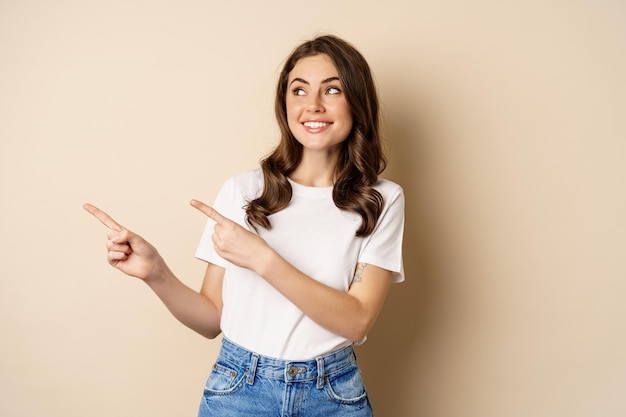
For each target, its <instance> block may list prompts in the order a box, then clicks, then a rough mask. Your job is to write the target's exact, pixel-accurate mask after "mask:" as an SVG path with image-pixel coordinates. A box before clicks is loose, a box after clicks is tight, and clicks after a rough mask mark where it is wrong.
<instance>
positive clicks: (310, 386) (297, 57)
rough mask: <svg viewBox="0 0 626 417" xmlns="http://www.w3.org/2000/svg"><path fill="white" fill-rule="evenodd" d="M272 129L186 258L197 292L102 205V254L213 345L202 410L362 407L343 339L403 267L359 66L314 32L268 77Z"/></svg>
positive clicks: (350, 412)
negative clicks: (276, 131)
mask: <svg viewBox="0 0 626 417" xmlns="http://www.w3.org/2000/svg"><path fill="white" fill-rule="evenodd" d="M275 111H276V117H277V120H278V124H279V126H280V130H281V139H280V142H279V144H278V145H277V147H276V149H275V150H274V151H273V152H272V153H271V154H270V155H269V156H268V157H267V158H265V159H264V160H263V161H262V162H261V167H260V168H258V169H255V170H252V171H248V172H244V173H241V174H239V175H236V176H234V177H233V178H231V179H230V180H228V181H227V182H226V183H225V184H224V186H223V187H222V189H221V190H220V192H219V194H218V196H217V198H216V200H215V204H214V208H213V207H209V206H207V205H205V204H204V203H201V202H199V201H196V200H192V202H191V205H192V206H193V207H195V208H197V209H198V210H200V211H201V212H203V213H204V214H206V215H207V216H208V217H209V219H208V221H207V226H206V229H205V231H204V234H203V236H202V239H201V241H200V244H199V247H198V250H197V252H196V256H197V257H198V258H200V259H203V260H205V261H206V262H207V269H206V273H205V277H204V281H203V285H202V289H201V290H200V292H199V293H198V292H195V291H193V290H192V289H190V288H188V287H187V286H185V285H184V284H183V283H182V282H181V281H180V280H178V279H177V278H176V277H175V276H174V274H173V273H172V272H171V271H170V269H169V268H168V266H167V265H166V263H165V261H164V260H163V259H162V258H161V256H160V255H159V254H158V252H157V251H156V249H155V248H154V247H152V246H151V245H150V244H149V243H148V242H146V241H145V240H144V239H142V238H141V237H140V236H139V235H137V234H135V233H132V232H131V231H129V230H128V229H126V228H124V227H122V226H120V225H119V224H117V223H116V222H115V221H114V220H113V219H111V217H109V216H108V215H107V214H106V213H104V212H102V211H101V210H99V209H97V208H96V207H94V206H92V205H89V204H86V205H85V208H86V209H87V211H89V212H90V213H91V214H93V215H94V216H95V217H96V218H98V219H99V220H100V221H101V222H102V223H104V224H105V225H106V226H108V227H109V229H110V230H109V232H108V235H107V236H108V243H107V249H108V261H109V263H110V264H111V265H113V266H114V267H116V268H118V269H119V270H121V271H122V272H124V273H126V274H128V275H131V276H135V277H138V278H141V279H143V280H144V281H145V282H146V283H147V284H148V285H149V286H150V287H151V288H152V289H153V290H154V291H155V292H156V294H157V295H158V296H159V297H160V298H161V300H162V301H163V302H164V304H165V305H166V306H167V308H168V309H169V310H170V311H171V312H172V313H173V314H174V316H176V317H177V318H178V319H179V320H180V321H181V322H182V323H183V324H185V325H186V326H188V327H190V328H191V329H193V330H195V331H197V332H198V333H200V334H202V335H204V336H206V337H208V338H214V337H216V336H218V335H219V334H220V333H223V338H222V348H221V351H220V355H219V357H218V358H217V361H216V363H215V365H214V366H213V370H212V372H211V375H210V376H209V378H208V381H207V383H206V386H205V390H204V397H203V400H202V402H201V405H200V412H199V415H200V416H202V417H204V416H220V417H228V416H233V417H235V416H324V417H327V416H355V417H356V416H371V415H372V409H371V406H370V403H369V400H368V397H367V393H366V390H365V386H364V384H363V381H362V379H361V374H360V371H359V368H358V365H357V363H356V358H355V355H354V351H353V349H352V346H353V345H354V344H360V343H362V342H364V341H365V338H366V335H367V333H368V332H369V330H370V329H371V328H372V326H373V324H374V322H375V320H376V318H377V317H378V314H379V312H380V310H381V308H382V305H383V302H384V299H385V296H386V294H387V290H388V288H389V285H390V284H391V283H392V282H400V281H402V280H403V279H404V276H403V269H402V233H403V222H404V197H403V193H402V189H401V188H400V187H399V186H398V185H396V184H394V183H392V182H390V181H387V180H383V179H379V178H378V174H380V173H381V172H382V170H383V169H384V167H385V159H384V156H383V154H382V151H381V143H380V137H379V119H378V99H377V95H376V90H375V86H374V83H373V80H372V76H371V73H370V69H369V66H368V65H367V62H366V61H365V59H364V58H363V56H362V55H361V54H360V53H359V52H358V51H357V50H356V49H355V48H354V47H352V46H351V45H350V44H348V43H347V42H345V41H343V40H342V39H340V38H337V37H334V36H320V37H317V38H315V39H313V40H311V41H308V42H305V43H303V44H302V45H300V46H299V47H297V48H296V49H295V50H294V51H293V52H292V54H291V55H290V56H289V58H288V59H287V61H286V62H285V65H284V68H283V70H282V72H281V74H280V77H279V80H278V88H277V93H276V106H275Z"/></svg>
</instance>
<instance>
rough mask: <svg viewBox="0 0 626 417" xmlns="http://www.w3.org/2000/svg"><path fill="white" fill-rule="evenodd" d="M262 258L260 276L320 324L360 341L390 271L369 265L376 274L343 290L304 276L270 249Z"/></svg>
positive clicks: (377, 308) (383, 293) (375, 311)
mask: <svg viewBox="0 0 626 417" xmlns="http://www.w3.org/2000/svg"><path fill="white" fill-rule="evenodd" d="M265 259H266V262H264V263H263V265H262V266H261V267H260V269H259V270H258V271H257V272H258V273H259V275H261V276H262V277H263V278H264V279H265V280H266V281H267V282H268V283H269V284H270V285H272V286H273V287H274V288H276V290H278V291H279V292H280V293H281V294H283V295H284V296H285V297H286V298H287V299H289V300H290V301H291V302H292V303H294V304H295V305H296V306H297V307H298V308H300V310H302V312H303V313H304V314H306V315H307V316H308V317H309V318H311V319H312V320H313V321H315V322H316V323H317V324H319V325H320V326H322V327H324V328H325V329H327V330H329V331H331V332H333V333H336V334H338V335H340V336H343V337H345V338H347V339H349V340H352V341H354V342H359V341H362V340H363V339H364V337H365V336H366V335H367V333H368V332H369V330H370V329H371V327H372V326H373V325H374V322H375V321H376V318H377V317H378V314H379V312H380V309H381V308H382V304H383V301H384V298H385V296H386V293H387V289H388V287H389V283H390V276H391V274H390V273H389V271H385V270H382V269H379V268H375V267H374V268H370V270H373V269H377V271H375V272H374V274H376V272H378V275H379V276H372V275H371V274H370V276H369V277H368V278H369V279H368V282H363V281H361V282H360V283H358V284H356V285H364V287H362V288H357V289H354V290H353V289H351V290H350V291H349V292H347V293H346V292H343V291H339V290H337V289H334V288H332V287H329V286H327V285H325V284H322V283H321V282H319V281H317V280H315V279H313V278H311V277H309V276H307V275H306V274H304V273H302V272H301V271H299V270H298V269H297V268H295V267H294V266H293V265H291V264H290V263H288V262H287V261H286V260H285V259H284V258H282V257H281V256H280V255H278V254H277V253H276V252H274V251H273V250H272V251H271V253H270V254H269V256H268V257H266V258H265ZM385 276H387V277H385ZM353 287H354V284H353Z"/></svg>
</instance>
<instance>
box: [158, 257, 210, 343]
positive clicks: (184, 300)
mask: <svg viewBox="0 0 626 417" xmlns="http://www.w3.org/2000/svg"><path fill="white" fill-rule="evenodd" d="M145 282H146V284H148V286H149V287H150V288H151V289H152V290H153V291H154V292H155V293H156V295H157V296H158V297H159V298H160V299H161V301H162V302H163V304H165V306H166V307H167V309H168V310H169V311H170V312H171V313H172V314H173V315H174V317H176V319H178V320H179V321H180V322H181V323H183V324H184V325H185V326H187V327H189V328H190V329H192V330H194V331H195V332H197V333H199V334H201V335H202V336H204V337H207V338H209V339H213V338H215V337H216V336H217V335H219V334H220V333H221V330H220V316H221V311H220V309H218V308H217V307H216V306H215V304H214V303H213V302H212V301H211V300H210V299H209V298H207V297H206V296H205V295H203V294H201V293H198V292H196V291H194V290H193V289H191V288H189V287H188V286H186V285H185V284H183V283H182V282H181V281H180V280H179V279H178V278H177V277H176V276H175V275H174V274H173V273H172V271H171V270H170V269H169V267H168V266H167V265H166V264H165V263H162V265H161V266H160V267H159V268H157V269H156V270H155V271H154V272H153V273H152V274H151V276H150V278H149V279H146V280H145Z"/></svg>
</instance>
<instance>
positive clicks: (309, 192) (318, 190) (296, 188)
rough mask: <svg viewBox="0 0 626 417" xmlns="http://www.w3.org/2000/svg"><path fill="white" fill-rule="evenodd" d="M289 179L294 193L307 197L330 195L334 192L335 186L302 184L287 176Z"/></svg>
mask: <svg viewBox="0 0 626 417" xmlns="http://www.w3.org/2000/svg"><path fill="white" fill-rule="evenodd" d="M287 180H289V184H291V190H292V191H293V193H294V194H298V195H303V196H307V197H320V198H322V197H328V196H332V194H333V186H332V185H331V186H329V187H311V186H308V185H302V184H300V183H298V182H295V181H294V180H292V179H291V178H289V177H287Z"/></svg>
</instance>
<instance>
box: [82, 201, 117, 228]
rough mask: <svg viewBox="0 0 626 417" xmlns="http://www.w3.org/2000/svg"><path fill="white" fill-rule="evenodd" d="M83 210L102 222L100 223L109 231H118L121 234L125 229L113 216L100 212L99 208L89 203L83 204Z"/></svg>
mask: <svg viewBox="0 0 626 417" xmlns="http://www.w3.org/2000/svg"><path fill="white" fill-rule="evenodd" d="M83 208H84V209H85V210H87V211H88V212H89V213H90V214H91V215H92V216H94V217H95V218H96V219H98V220H100V222H101V223H102V224H103V225H105V226H106V227H108V228H109V229H112V230H116V231H118V232H121V231H122V230H123V229H124V228H123V227H122V226H121V225H120V224H119V223H117V222H116V221H115V220H113V218H112V217H111V216H109V215H108V214H106V213H105V212H104V211H102V210H100V209H99V208H98V207H96V206H94V205H92V204H89V203H85V204H83Z"/></svg>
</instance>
